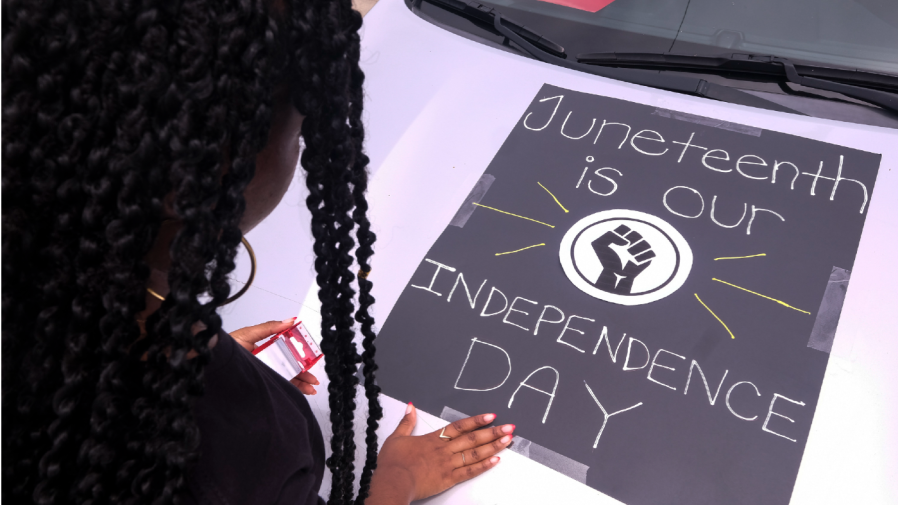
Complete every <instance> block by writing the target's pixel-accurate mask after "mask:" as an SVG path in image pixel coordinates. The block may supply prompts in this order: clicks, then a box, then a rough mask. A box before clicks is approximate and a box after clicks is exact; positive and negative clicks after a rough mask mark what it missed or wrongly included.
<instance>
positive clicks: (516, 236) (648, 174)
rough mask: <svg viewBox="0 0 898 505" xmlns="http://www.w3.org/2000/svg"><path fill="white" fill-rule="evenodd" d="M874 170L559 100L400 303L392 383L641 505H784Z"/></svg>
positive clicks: (863, 156) (494, 165)
mask: <svg viewBox="0 0 898 505" xmlns="http://www.w3.org/2000/svg"><path fill="white" fill-rule="evenodd" d="M879 161H880V155H878V154H872V153H867V152H862V151H858V150H855V149H849V148H845V147H841V146H837V145H833V144H828V143H825V142H819V141H815V140H809V139H805V138H801V137H796V136H792V135H786V134H782V133H777V132H774V131H769V130H761V129H757V128H752V127H747V126H742V125H736V124H729V123H724V122H722V121H718V120H713V119H709V118H702V117H698V116H691V115H688V114H682V113H679V112H674V111H667V110H663V109H657V108H654V107H651V106H646V105H640V104H635V103H631V102H626V101H622V100H616V99H611V98H606V97H600V96H594V95H589V94H584V93H579V92H575V91H571V90H566V89H561V88H557V87H554V86H550V85H545V86H544V87H543V88H542V89H541V90H540V92H539V94H538V95H537V96H536V97H535V98H534V100H533V102H532V103H531V104H530V105H529V107H528V108H527V110H526V111H525V112H524V114H523V115H522V116H521V119H520V121H519V122H518V124H517V125H516V126H515V128H514V130H513V131H512V132H511V134H510V135H509V136H508V138H507V139H506V141H505V143H504V144H503V145H502V147H501V149H500V150H499V151H498V152H497V153H496V155H495V158H494V159H493V160H492V162H491V163H490V165H489V166H488V167H487V168H486V170H485V172H484V176H483V177H482V178H481V179H480V181H479V183H478V184H477V186H476V187H475V188H473V190H472V191H471V195H470V196H469V198H468V200H467V201H465V203H464V204H463V205H462V206H461V208H460V209H459V210H458V213H457V214H456V216H455V218H454V219H453V220H452V224H450V225H449V226H447V227H446V229H445V231H444V232H443V233H442V235H441V236H440V237H439V239H438V240H437V241H436V243H435V244H434V245H433V247H432V248H431V249H430V251H429V252H428V253H427V255H426V258H425V259H424V260H423V261H422V262H421V263H420V265H419V266H418V269H417V271H416V272H415V274H414V275H413V277H412V278H411V281H410V282H409V284H408V286H406V288H405V290H404V291H403V293H402V295H401V296H400V298H399V300H398V302H397V303H396V306H395V307H394V308H393V310H392V312H391V314H390V317H389V318H388V320H387V321H386V323H385V325H384V327H383V329H382V331H381V333H380V336H379V339H378V346H379V351H378V361H379V363H380V372H379V382H380V385H381V386H382V387H383V391H384V392H385V393H386V394H388V395H390V396H392V397H395V398H397V399H399V400H401V401H406V402H407V401H413V402H414V403H415V405H416V406H418V407H419V408H421V409H424V410H425V411H427V412H431V413H434V414H436V415H440V413H441V412H450V411H456V412H463V413H465V414H468V415H473V414H478V413H484V412H495V413H497V414H498V415H499V418H498V420H497V422H502V423H504V422H510V423H514V424H516V425H517V430H516V433H515V435H516V439H517V440H518V442H516V443H520V439H524V440H525V441H527V443H528V444H532V447H534V448H537V447H538V448H539V449H540V454H541V456H538V457H534V454H536V453H531V454H530V455H531V457H534V459H537V460H542V461H546V462H548V463H547V464H549V466H553V467H554V468H556V469H559V470H561V471H563V472H566V473H568V474H569V475H571V476H572V477H574V478H578V479H580V480H583V481H585V482H586V483H587V484H588V485H590V486H592V487H593V488H595V489H598V490H600V491H602V492H604V493H606V494H608V495H610V496H612V497H614V498H617V499H619V500H621V501H623V502H624V503H627V504H630V505H642V504H672V503H688V504H721V503H728V504H729V503H765V504H784V503H788V502H789V499H790V496H791V493H792V488H793V485H794V483H795V478H796V475H797V473H798V468H799V464H800V462H801V457H802V453H803V451H804V447H805V443H806V442H807V437H808V432H809V430H810V426H811V421H812V419H813V415H814V411H815V409H816V404H817V398H818V396H819V393H820V387H821V383H822V381H823V375H824V371H825V370H826V364H827V360H828V358H829V350H830V348H831V345H832V338H833V335H834V332H835V327H836V325H837V323H838V316H839V312H840V310H841V303H842V299H843V298H844V294H845V291H846V289H847V285H848V281H849V279H850V271H851V269H852V267H853V263H854V258H855V253H856V251H857V247H858V242H859V240H860V236H861V231H862V229H863V226H864V220H865V218H866V215H867V208H868V207H869V200H870V197H871V195H872V193H873V186H874V183H875V180H876V174H877V170H878V167H879ZM519 452H520V451H519ZM553 458H554V459H553ZM553 461H554V462H555V463H558V462H559V461H561V464H554V465H553V464H552V462H553ZM578 465H579V466H578ZM565 468H567V469H568V470H565ZM581 470H582V471H581Z"/></svg>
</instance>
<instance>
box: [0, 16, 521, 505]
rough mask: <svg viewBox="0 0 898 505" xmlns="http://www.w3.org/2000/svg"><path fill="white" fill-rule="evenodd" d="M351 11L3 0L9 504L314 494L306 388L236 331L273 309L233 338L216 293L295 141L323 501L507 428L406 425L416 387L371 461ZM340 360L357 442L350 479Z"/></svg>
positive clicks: (340, 498)
mask: <svg viewBox="0 0 898 505" xmlns="http://www.w3.org/2000/svg"><path fill="white" fill-rule="evenodd" d="M360 25H361V17H360V16H359V15H358V13H356V12H354V11H353V10H352V9H351V5H350V2H349V0H339V1H333V0H87V1H77V0H64V1H62V0H58V1H57V0H40V1H36V0H8V1H5V2H4V4H3V159H2V161H3V202H2V205H3V309H2V310H3V320H2V325H3V328H2V329H3V415H4V422H3V498H4V500H5V501H7V502H8V503H41V504H53V503H91V504H105V503H116V504H118V503H233V504H243V503H252V504H255V503H300V504H303V503H314V502H316V501H317V500H318V498H317V490H318V486H319V485H320V483H321V478H322V474H323V466H324V463H323V461H322V460H323V441H322V437H321V433H320V430H319V429H318V426H317V425H316V423H315V420H314V417H313V416H312V415H311V413H310V411H309V407H308V404H307V403H306V402H305V399H304V398H303V396H302V394H300V392H299V391H303V392H306V393H314V391H313V388H312V385H314V384H315V383H317V381H316V380H315V378H314V377H312V376H311V375H309V374H305V375H303V376H300V377H298V378H297V379H294V381H293V382H294V384H293V385H290V384H289V383H287V382H286V381H283V380H282V379H280V378H279V377H278V376H277V375H276V374H274V372H272V371H271V370H268V369H267V368H266V367H265V366H264V365H262V364H261V363H260V362H259V361H258V360H256V359H255V358H253V357H252V356H251V355H250V354H249V353H248V352H246V351H245V350H244V349H242V348H241V347H240V345H242V346H243V347H244V348H246V349H249V348H251V347H252V343H253V341H255V340H258V339H259V338H261V337H263V336H266V335H267V334H268V333H270V332H274V331H279V330H280V329H284V328H286V327H287V326H288V325H289V324H290V323H289V322H284V323H282V324H280V323H269V324H267V325H263V326H259V327H253V328H248V329H245V330H243V331H240V332H235V333H237V336H238V338H239V339H240V343H239V344H238V343H237V342H236V341H235V340H233V339H232V337H230V336H229V335H227V334H226V333H223V332H222V331H221V319H220V317H219V316H218V314H217V312H216V311H217V309H218V308H219V307H220V306H222V305H223V304H224V303H226V301H228V298H229V295H230V288H229V285H228V274H229V273H230V272H231V271H232V270H233V268H234V256H235V252H236V249H237V247H238V246H239V244H240V242H241V239H242V237H243V234H244V233H246V232H247V231H249V230H250V229H251V228H252V227H253V226H255V225H256V224H257V223H258V222H259V221H261V220H262V219H263V218H264V217H265V216H266V215H268V213H269V212H271V210H272V209H273V208H274V207H275V206H276V205H277V203H278V201H279V200H280V199H281V197H282V196H283V194H284V192H285V191H286V188H287V185H288V184H289V182H290V180H291V179H292V177H293V170H294V167H295V166H296V162H297V158H298V156H299V142H298V138H299V137H300V136H301V138H302V142H303V145H304V147H303V149H302V158H301V164H302V166H303V168H304V169H305V171H306V174H305V178H306V184H307V186H308V189H309V196H308V198H307V205H308V207H309V209H310V210H311V212H312V232H313V235H314V237H315V244H314V251H315V254H316V260H315V269H316V272H317V274H318V275H317V282H318V285H319V287H320V291H319V298H320V301H321V314H322V319H323V323H322V328H321V336H322V345H321V347H322V349H323V351H324V353H325V357H326V359H325V362H326V367H325V371H326V373H327V375H328V378H329V379H330V384H329V386H328V393H329V395H328V396H329V402H330V420H331V423H332V429H333V437H332V439H331V440H330V447H331V450H332V456H331V457H330V458H328V460H327V462H326V463H327V466H328V468H329V469H330V471H331V472H332V476H333V482H332V490H331V494H330V497H329V500H328V503H333V504H348V503H358V504H361V503H369V504H375V505H379V504H393V503H408V502H409V501H410V500H413V499H418V498H423V497H425V496H429V495H432V494H435V493H438V492H440V491H442V490H444V489H446V488H448V487H450V486H452V485H454V484H455V483H457V482H460V481H462V480H465V479H468V478H471V477H473V476H475V475H478V474H480V473H482V472H484V471H486V470H487V469H489V468H491V467H492V466H494V465H495V464H496V463H497V462H498V458H497V457H496V456H494V455H495V454H496V453H497V452H498V451H500V450H501V449H503V448H505V447H506V446H507V445H508V444H509V443H510V441H511V431H512V430H513V426H511V425H506V426H501V427H493V428H486V429H479V428H482V427H484V426H486V425H488V424H489V423H491V422H492V420H493V419H494V416H492V415H489V414H488V415H481V416H477V417H473V418H469V419H466V420H463V421H460V422H457V423H453V424H452V425H451V426H449V427H447V428H446V429H445V430H443V431H441V432H439V433H432V434H429V435H425V436H422V437H412V436H410V435H411V430H412V428H413V427H414V422H415V415H416V413H415V410H414V408H413V407H412V406H411V404H409V407H408V411H407V413H406V416H405V418H404V419H403V421H402V423H401V424H400V426H399V427H398V428H397V430H396V432H395V433H394V434H393V435H391V436H390V437H389V438H388V439H387V440H386V441H385V443H384V445H383V448H382V449H381V451H380V456H379V458H378V454H377V437H376V434H375V430H376V429H377V427H378V421H379V419H380V417H381V409H380V405H379V403H378V393H379V390H378V387H377V386H376V383H375V381H374V374H375V371H376V369H377V365H376V363H375V361H374V357H375V349H374V333H373V331H372V324H373V322H374V321H373V319H372V318H371V316H370V315H369V314H368V309H369V308H370V306H371V304H372V303H373V302H374V299H373V298H372V297H371V294H370V293H371V287H372V284H371V282H370V281H369V280H367V279H366V278H365V277H366V275H360V276H359V278H358V279H357V286H358V293H356V292H355V290H354V288H353V286H352V283H353V281H355V280H356V276H355V274H354V272H355V271H360V272H367V271H369V270H370V267H369V264H368V261H369V259H370V257H371V254H372V252H373V251H372V248H371V246H372V244H373V242H374V234H373V233H371V231H370V226H369V223H368V220H367V218H366V210H367V202H366V201H365V189H366V185H367V172H366V164H367V158H366V157H365V155H364V154H363V152H362V141H363V133H364V132H363V128H362V123H361V112H362V81H363V75H362V72H361V70H360V69H359V66H358V58H359V37H358V34H357V31H358V29H359V27H360ZM353 230H354V231H355V238H353V236H352V234H351V233H352V232H353ZM356 240H357V241H358V248H357V249H356V252H355V261H356V262H357V263H358V266H357V267H354V266H353V262H354V261H353V257H352V256H350V252H351V251H352V250H353V249H354V247H355V245H356ZM358 269H360V270H358ZM356 294H357V295H358V299H359V305H358V307H355V306H354V304H353V297H354V296H355V295H356ZM354 321H355V322H358V325H359V329H360V331H361V333H362V335H363V337H364V338H363V344H362V347H363V352H362V353H361V355H360V354H359V352H358V351H357V349H356V346H355V344H353V342H352V340H353V337H354V331H353V324H354ZM359 363H361V365H362V370H363V374H364V377H365V380H364V393H365V395H366V397H367V399H368V405H369V412H368V416H367V438H366V445H367V458H366V460H365V461H364V462H359V464H360V465H364V467H363V471H362V476H361V480H360V482H359V491H358V495H357V496H353V495H354V493H353V490H354V479H353V471H354V469H355V464H356V463H355V462H354V461H353V458H354V454H355V443H354V440H353V437H352V433H353V412H354V410H355V402H354V398H355V394H356V388H357V386H358V379H357V378H356V369H357V368H356V367H357V366H358V364H359ZM462 435H464V436H462ZM375 469H376V471H375ZM366 499H367V500H366Z"/></svg>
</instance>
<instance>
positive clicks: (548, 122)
mask: <svg viewBox="0 0 898 505" xmlns="http://www.w3.org/2000/svg"><path fill="white" fill-rule="evenodd" d="M556 98H557V99H558V103H556V104H555V109H553V110H552V115H551V116H549V121H547V122H546V124H544V125H542V126H541V127H539V128H533V127H532V126H529V125H528V124H527V120H528V119H530V115H531V114H533V113H532V112H530V113H528V114H527V116H526V117H524V128H527V129H528V130H533V131H537V132H538V131H540V130H544V129H546V127H547V126H549V124H550V123H551V122H552V120H553V119H555V113H556V112H558V106H559V105H561V100H563V99H564V95H558V96H550V97H549V98H543V99H542V100H540V103H542V102H548V101H549V100H555V99H556Z"/></svg>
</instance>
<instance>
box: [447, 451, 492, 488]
mask: <svg viewBox="0 0 898 505" xmlns="http://www.w3.org/2000/svg"><path fill="white" fill-rule="evenodd" d="M499 459H500V458H499V456H493V457H491V458H489V459H486V460H483V461H481V462H479V463H474V464H473V465H467V466H463V467H461V468H456V469H455V470H453V471H452V480H453V482H454V484H458V483H459V482H464V481H466V480H471V479H473V478H474V477H477V476H478V475H480V474H482V473H483V472H485V471H487V470H489V469H490V468H492V467H494V466H496V465H497V464H498V463H499Z"/></svg>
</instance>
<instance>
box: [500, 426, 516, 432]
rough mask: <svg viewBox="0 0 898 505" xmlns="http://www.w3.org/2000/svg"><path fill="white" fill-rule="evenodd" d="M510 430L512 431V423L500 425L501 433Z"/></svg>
mask: <svg viewBox="0 0 898 505" xmlns="http://www.w3.org/2000/svg"><path fill="white" fill-rule="evenodd" d="M512 431H514V425H513V424H506V425H505V426H503V427H502V433H511V432H512Z"/></svg>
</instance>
